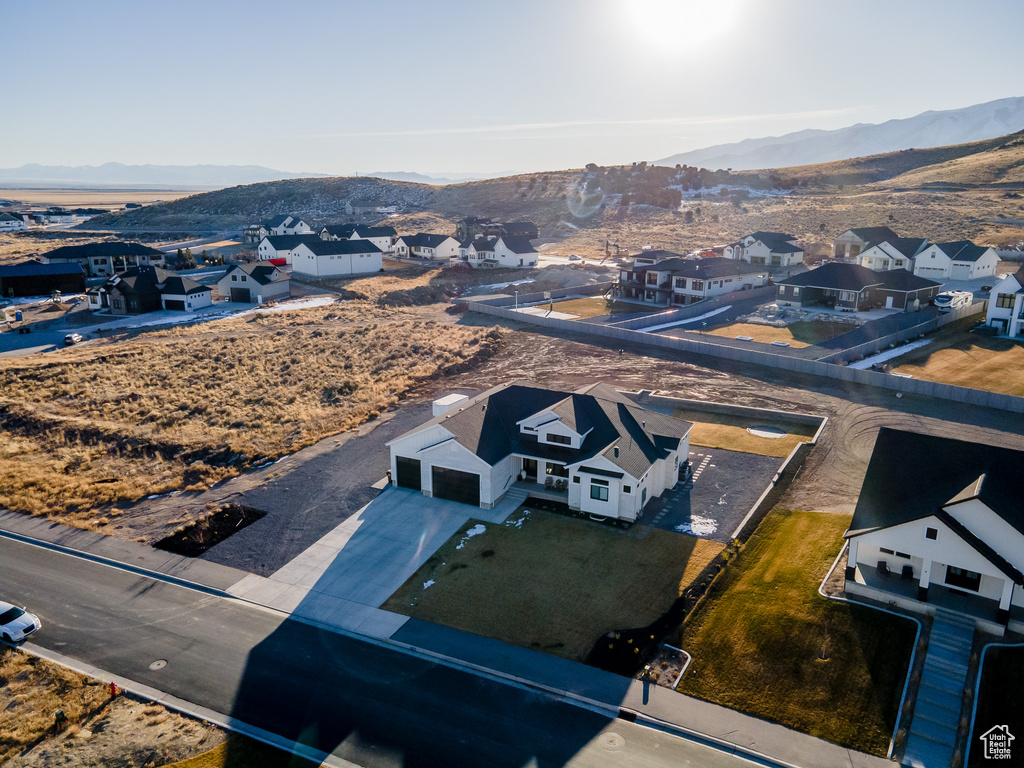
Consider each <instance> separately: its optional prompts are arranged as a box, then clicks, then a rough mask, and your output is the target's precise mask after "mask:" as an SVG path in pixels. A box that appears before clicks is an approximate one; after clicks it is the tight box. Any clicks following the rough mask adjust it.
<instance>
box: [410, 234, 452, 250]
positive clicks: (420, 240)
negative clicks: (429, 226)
mask: <svg viewBox="0 0 1024 768" xmlns="http://www.w3.org/2000/svg"><path fill="white" fill-rule="evenodd" d="M449 237H451V235H431V234H428V233H426V232H417V233H416V234H415V235H402V242H403V243H405V244H406V245H407V246H409V247H410V248H437V246H439V245H440V244H441V243H443V242H444V241H445V240H447V239H448V238H449Z"/></svg>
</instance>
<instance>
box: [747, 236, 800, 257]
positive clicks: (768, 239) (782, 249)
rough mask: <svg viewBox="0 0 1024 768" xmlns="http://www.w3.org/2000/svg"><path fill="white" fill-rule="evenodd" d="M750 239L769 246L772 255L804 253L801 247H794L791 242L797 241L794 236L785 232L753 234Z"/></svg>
mask: <svg viewBox="0 0 1024 768" xmlns="http://www.w3.org/2000/svg"><path fill="white" fill-rule="evenodd" d="M750 237H752V238H754V239H755V240H760V241H761V242H762V243H764V244H765V245H767V246H768V248H769V249H770V250H771V252H772V253H799V252H801V251H803V248H801V247H800V246H799V245H793V244H792V243H791V242H789V241H790V240H796V238H795V237H793V236H792V235H787V234H786V233H785V232H753V233H751V235H750Z"/></svg>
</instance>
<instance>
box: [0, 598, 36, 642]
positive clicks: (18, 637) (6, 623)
mask: <svg viewBox="0 0 1024 768" xmlns="http://www.w3.org/2000/svg"><path fill="white" fill-rule="evenodd" d="M40 627H42V624H41V623H40V622H39V618H38V617H37V616H34V615H33V614H31V613H29V612H28V611H26V610H25V609H24V608H19V607H18V606H16V605H11V604H10V603H5V602H3V601H2V600H0V635H2V636H3V639H4V641H5V642H8V643H20V642H22V641H23V640H25V638H27V637H28V636H29V635H31V634H32V633H33V632H38V631H39V628H40Z"/></svg>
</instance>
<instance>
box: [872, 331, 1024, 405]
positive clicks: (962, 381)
mask: <svg viewBox="0 0 1024 768" xmlns="http://www.w3.org/2000/svg"><path fill="white" fill-rule="evenodd" d="M932 338H933V339H934V341H933V342H932V343H931V344H927V345H925V346H923V347H920V348H918V349H916V350H914V351H912V352H908V353H907V354H906V355H903V356H901V357H900V358H898V359H897V360H896V361H894V362H896V363H898V364H899V366H898V367H893V369H892V370H893V373H908V374H910V375H911V376H913V377H914V378H915V379H924V380H925V381H937V382H941V383H943V384H956V385H957V386H961V387H971V388H972V389H984V390H988V391H989V392H1001V393H1002V394H1005V395H1016V396H1018V397H1021V396H1024V344H1022V343H1020V342H1019V341H1010V340H1009V339H997V338H992V337H991V336H979V335H978V334H973V333H967V332H965V331H964V330H963V329H962V328H957V329H950V330H948V331H940V332H939V333H937V334H935V335H934V336H933V337H932Z"/></svg>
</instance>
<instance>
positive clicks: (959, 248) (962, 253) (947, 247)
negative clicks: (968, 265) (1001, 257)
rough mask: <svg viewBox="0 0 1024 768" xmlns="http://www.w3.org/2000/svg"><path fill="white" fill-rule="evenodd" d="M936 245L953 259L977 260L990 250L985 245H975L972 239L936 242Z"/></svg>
mask: <svg viewBox="0 0 1024 768" xmlns="http://www.w3.org/2000/svg"><path fill="white" fill-rule="evenodd" d="M935 245H936V247H937V248H939V249H940V250H941V251H942V252H943V253H944V254H946V255H947V256H949V258H950V259H952V260H953V261H977V260H978V259H980V258H981V257H982V256H983V255H984V254H985V252H986V251H987V250H988V248H985V247H984V246H981V245H975V244H974V243H972V242H971V241H970V240H957V241H955V242H952V243H936V244H935Z"/></svg>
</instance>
